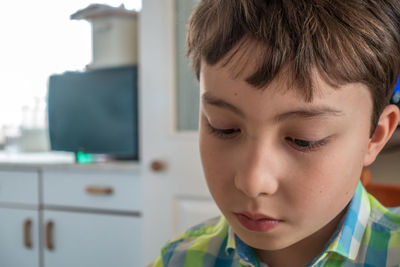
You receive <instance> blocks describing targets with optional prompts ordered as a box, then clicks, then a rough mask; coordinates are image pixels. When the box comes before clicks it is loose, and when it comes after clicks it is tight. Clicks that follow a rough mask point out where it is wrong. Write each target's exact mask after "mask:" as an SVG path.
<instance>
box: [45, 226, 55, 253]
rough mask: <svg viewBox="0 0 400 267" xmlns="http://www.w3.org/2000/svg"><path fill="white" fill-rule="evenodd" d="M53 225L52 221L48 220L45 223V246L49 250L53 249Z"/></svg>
mask: <svg viewBox="0 0 400 267" xmlns="http://www.w3.org/2000/svg"><path fill="white" fill-rule="evenodd" d="M53 227H54V223H53V222H52V221H48V222H47V224H46V246H47V249H48V250H50V251H52V250H54V240H53Z"/></svg>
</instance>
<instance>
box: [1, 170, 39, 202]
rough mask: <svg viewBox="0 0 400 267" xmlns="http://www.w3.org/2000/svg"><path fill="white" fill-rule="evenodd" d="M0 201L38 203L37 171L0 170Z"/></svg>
mask: <svg viewBox="0 0 400 267" xmlns="http://www.w3.org/2000/svg"><path fill="white" fill-rule="evenodd" d="M0 203H2V204H4V203H6V204H10V203H11V204H29V205H39V174H38V172H35V171H32V172H22V171H21V172H20V171H0Z"/></svg>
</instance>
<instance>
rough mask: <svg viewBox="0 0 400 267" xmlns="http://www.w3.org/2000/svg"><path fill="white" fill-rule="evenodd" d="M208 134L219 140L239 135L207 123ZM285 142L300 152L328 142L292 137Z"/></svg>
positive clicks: (313, 149)
mask: <svg viewBox="0 0 400 267" xmlns="http://www.w3.org/2000/svg"><path fill="white" fill-rule="evenodd" d="M207 126H208V130H209V133H210V134H212V135H215V136H216V137H218V138H221V139H233V138H235V137H236V133H240V129H217V128H214V127H212V126H211V124H210V123H209V122H207ZM285 140H286V141H288V142H290V143H291V144H292V145H294V146H296V148H295V149H297V150H299V151H301V152H312V151H315V150H317V149H318V148H320V147H322V146H324V145H325V144H326V143H327V142H328V140H327V139H322V140H318V141H308V140H302V139H296V138H293V137H286V138H285Z"/></svg>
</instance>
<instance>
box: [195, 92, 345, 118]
mask: <svg viewBox="0 0 400 267" xmlns="http://www.w3.org/2000/svg"><path fill="white" fill-rule="evenodd" d="M202 100H203V101H204V102H205V103H206V104H209V105H212V106H215V107H219V108H224V109H228V110H230V111H232V112H233V113H235V114H237V115H239V116H240V117H245V114H244V112H243V111H242V110H240V109H239V108H238V107H236V106H234V105H232V104H230V103H228V102H226V101H225V100H223V99H220V98H218V97H215V96H213V95H212V94H211V93H210V92H206V93H204V94H203V95H202ZM343 115H344V113H343V112H342V111H340V110H336V109H333V108H331V107H328V106H322V107H315V108H306V109H297V110H291V111H287V112H284V113H281V114H278V115H276V116H275V117H274V119H273V120H274V122H275V123H277V122H281V121H283V120H286V119H289V118H291V117H300V118H315V117H324V116H343Z"/></svg>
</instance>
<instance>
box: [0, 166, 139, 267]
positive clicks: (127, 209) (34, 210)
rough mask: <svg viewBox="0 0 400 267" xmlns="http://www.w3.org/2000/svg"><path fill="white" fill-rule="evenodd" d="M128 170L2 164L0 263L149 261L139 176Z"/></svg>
mask: <svg viewBox="0 0 400 267" xmlns="http://www.w3.org/2000/svg"><path fill="white" fill-rule="evenodd" d="M137 168H139V167H137ZM8 169H12V168H8ZM127 169H128V170H126V169H125V170H122V171H121V170H120V168H119V167H115V168H104V166H103V167H99V168H96V167H94V166H88V168H85V166H69V167H65V168H62V167H59V168H40V167H37V168H27V169H26V171H15V170H11V171H4V170H3V171H2V170H0V266H1V267H63V266H65V267H67V266H68V267H70V266H74V267H92V266H93V267H109V266H119V267H125V266H126V267H136V266H143V264H142V253H143V251H142V245H141V232H142V218H141V216H142V213H143V211H142V207H141V185H140V177H139V172H138V170H136V167H134V168H127ZM133 169H135V170H133Z"/></svg>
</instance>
